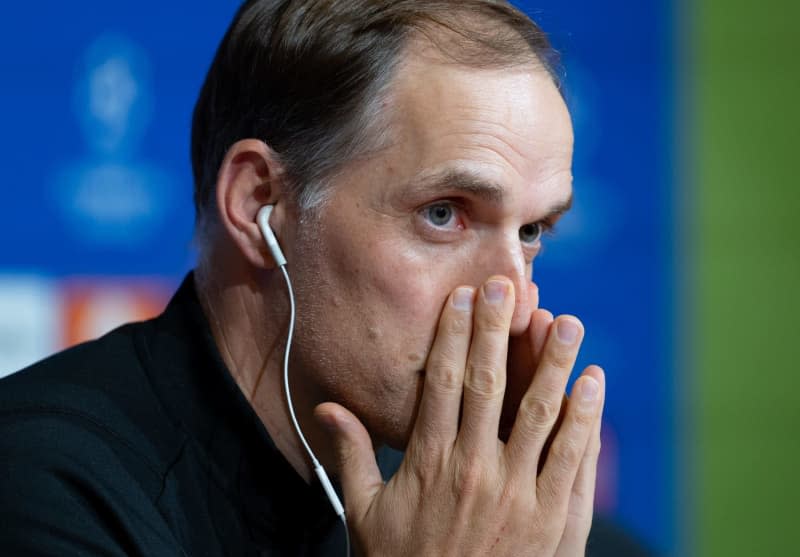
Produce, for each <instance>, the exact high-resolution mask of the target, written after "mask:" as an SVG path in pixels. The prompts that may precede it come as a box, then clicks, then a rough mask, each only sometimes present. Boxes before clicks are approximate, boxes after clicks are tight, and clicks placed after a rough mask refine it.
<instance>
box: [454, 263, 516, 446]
mask: <svg viewBox="0 0 800 557" xmlns="http://www.w3.org/2000/svg"><path fill="white" fill-rule="evenodd" d="M513 311H514V287H513V285H512V284H511V281H509V280H508V279H507V278H505V277H492V278H490V279H489V280H488V281H487V282H486V284H484V285H483V287H482V288H481V289H480V292H479V293H478V296H477V301H476V303H475V315H474V318H473V327H472V343H471V345H470V349H469V355H468V357H467V365H466V369H465V373H464V405H463V414H462V419H461V430H460V431H459V434H458V440H457V444H459V445H460V446H461V448H462V449H466V451H467V452H468V454H473V453H474V452H475V451H476V450H477V451H480V452H483V454H484V455H489V454H491V452H492V451H496V450H497V443H498V441H497V431H498V424H499V421H500V412H501V410H502V406H503V393H504V392H505V383H506V358H507V353H508V334H509V328H510V326H511V317H512V314H513Z"/></svg>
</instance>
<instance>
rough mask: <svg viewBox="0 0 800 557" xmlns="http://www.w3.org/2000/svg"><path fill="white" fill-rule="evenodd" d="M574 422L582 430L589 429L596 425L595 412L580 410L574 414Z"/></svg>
mask: <svg viewBox="0 0 800 557" xmlns="http://www.w3.org/2000/svg"><path fill="white" fill-rule="evenodd" d="M572 422H573V423H574V424H575V425H576V426H577V428H578V429H579V430H580V431H583V430H586V429H589V428H590V427H591V426H593V425H594V414H593V413H592V412H591V411H589V412H586V411H578V412H575V414H574V415H573V416H572Z"/></svg>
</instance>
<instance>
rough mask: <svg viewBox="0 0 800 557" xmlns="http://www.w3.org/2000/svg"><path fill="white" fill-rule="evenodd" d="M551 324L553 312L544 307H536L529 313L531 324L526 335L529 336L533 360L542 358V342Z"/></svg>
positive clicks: (537, 360)
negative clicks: (531, 313)
mask: <svg viewBox="0 0 800 557" xmlns="http://www.w3.org/2000/svg"><path fill="white" fill-rule="evenodd" d="M552 324H553V314H552V313H550V312H549V311H547V310H546V309H537V310H536V311H534V312H533V315H531V326H530V328H529V330H528V336H529V338H530V343H531V352H532V353H533V361H534V362H539V361H540V360H541V358H542V351H543V350H544V343H545V341H546V340H547V332H548V331H549V330H550V325H552Z"/></svg>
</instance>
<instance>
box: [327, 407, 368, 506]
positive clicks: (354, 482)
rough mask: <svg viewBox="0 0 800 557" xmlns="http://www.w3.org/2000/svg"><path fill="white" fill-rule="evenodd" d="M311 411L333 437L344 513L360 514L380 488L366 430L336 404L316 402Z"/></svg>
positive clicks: (351, 414)
mask: <svg viewBox="0 0 800 557" xmlns="http://www.w3.org/2000/svg"><path fill="white" fill-rule="evenodd" d="M314 414H315V416H316V418H317V421H319V423H320V424H321V425H322V426H323V427H324V428H325V429H326V430H327V431H328V432H330V434H331V435H332V437H333V445H334V447H335V450H336V459H337V467H338V473H339V480H340V481H341V484H342V491H343V492H344V499H345V506H346V510H347V514H348V515H349V516H350V517H352V518H356V517H360V516H361V515H362V514H363V513H364V512H366V509H367V508H369V505H370V503H371V501H372V500H373V499H374V498H375V496H376V495H377V494H378V492H379V491H380V490H381V488H383V478H382V477H381V472H380V470H379V469H378V463H377V461H376V460H375V451H374V450H373V448H372V440H371V439H370V437H369V433H367V430H366V428H365V427H364V425H363V424H362V423H361V422H360V421H359V420H358V418H356V417H355V416H354V415H353V413H352V412H350V411H349V410H347V409H346V408H344V407H343V406H341V405H339V404H335V403H333V402H326V403H323V404H320V405H319V406H317V407H316V408H315V410H314Z"/></svg>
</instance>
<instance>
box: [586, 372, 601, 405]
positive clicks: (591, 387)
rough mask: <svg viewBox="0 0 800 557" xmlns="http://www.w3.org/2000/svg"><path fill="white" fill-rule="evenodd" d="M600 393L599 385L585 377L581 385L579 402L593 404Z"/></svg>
mask: <svg viewBox="0 0 800 557" xmlns="http://www.w3.org/2000/svg"><path fill="white" fill-rule="evenodd" d="M599 392H600V384H599V383H598V382H597V381H596V380H595V379H594V378H593V377H587V378H586V379H584V380H583V383H582V384H581V400H582V401H583V402H594V401H595V400H596V399H597V394H598V393H599Z"/></svg>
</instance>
